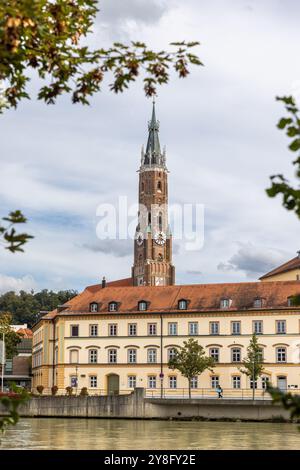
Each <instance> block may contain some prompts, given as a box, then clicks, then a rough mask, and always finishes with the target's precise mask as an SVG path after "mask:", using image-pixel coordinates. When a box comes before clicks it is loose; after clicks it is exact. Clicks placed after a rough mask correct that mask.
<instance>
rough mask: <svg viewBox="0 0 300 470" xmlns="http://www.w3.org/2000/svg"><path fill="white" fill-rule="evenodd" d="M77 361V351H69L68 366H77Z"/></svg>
mask: <svg viewBox="0 0 300 470" xmlns="http://www.w3.org/2000/svg"><path fill="white" fill-rule="evenodd" d="M78 359H79V351H78V349H71V350H70V364H78V362H79V360H78ZM38 365H39V364H38Z"/></svg>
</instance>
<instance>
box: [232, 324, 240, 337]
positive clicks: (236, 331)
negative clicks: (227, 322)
mask: <svg viewBox="0 0 300 470" xmlns="http://www.w3.org/2000/svg"><path fill="white" fill-rule="evenodd" d="M231 334H232V335H240V334H241V322H240V321H232V322H231Z"/></svg>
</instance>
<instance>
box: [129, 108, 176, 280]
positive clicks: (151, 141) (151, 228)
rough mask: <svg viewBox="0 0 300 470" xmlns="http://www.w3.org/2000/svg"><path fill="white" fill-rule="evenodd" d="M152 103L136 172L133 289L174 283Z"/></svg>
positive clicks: (163, 163)
mask: <svg viewBox="0 0 300 470" xmlns="http://www.w3.org/2000/svg"><path fill="white" fill-rule="evenodd" d="M158 131H159V122H158V121H157V120H156V115H155V102H153V110H152V117H151V121H150V122H149V124H148V133H149V134H148V141H147V147H146V151H144V148H142V153H141V166H140V169H139V214H138V225H137V228H136V234H135V240H134V265H133V268H132V277H133V285H134V286H170V285H173V284H174V283H175V267H174V266H173V265H172V235H171V232H170V227H169V221H168V169H167V167H166V151H165V149H164V151H163V152H162V151H161V148H160V143H159V136H158Z"/></svg>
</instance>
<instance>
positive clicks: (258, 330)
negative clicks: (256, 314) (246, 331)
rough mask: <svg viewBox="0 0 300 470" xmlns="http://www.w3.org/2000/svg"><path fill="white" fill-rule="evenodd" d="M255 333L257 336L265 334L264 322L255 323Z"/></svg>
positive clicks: (255, 321)
mask: <svg viewBox="0 0 300 470" xmlns="http://www.w3.org/2000/svg"><path fill="white" fill-rule="evenodd" d="M253 333H255V334H256V335H262V333H263V322H262V320H254V321H253Z"/></svg>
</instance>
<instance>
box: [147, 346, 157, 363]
mask: <svg viewBox="0 0 300 470" xmlns="http://www.w3.org/2000/svg"><path fill="white" fill-rule="evenodd" d="M147 359H148V363H149V364H155V363H156V349H152V348H151V349H148V351H147Z"/></svg>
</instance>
